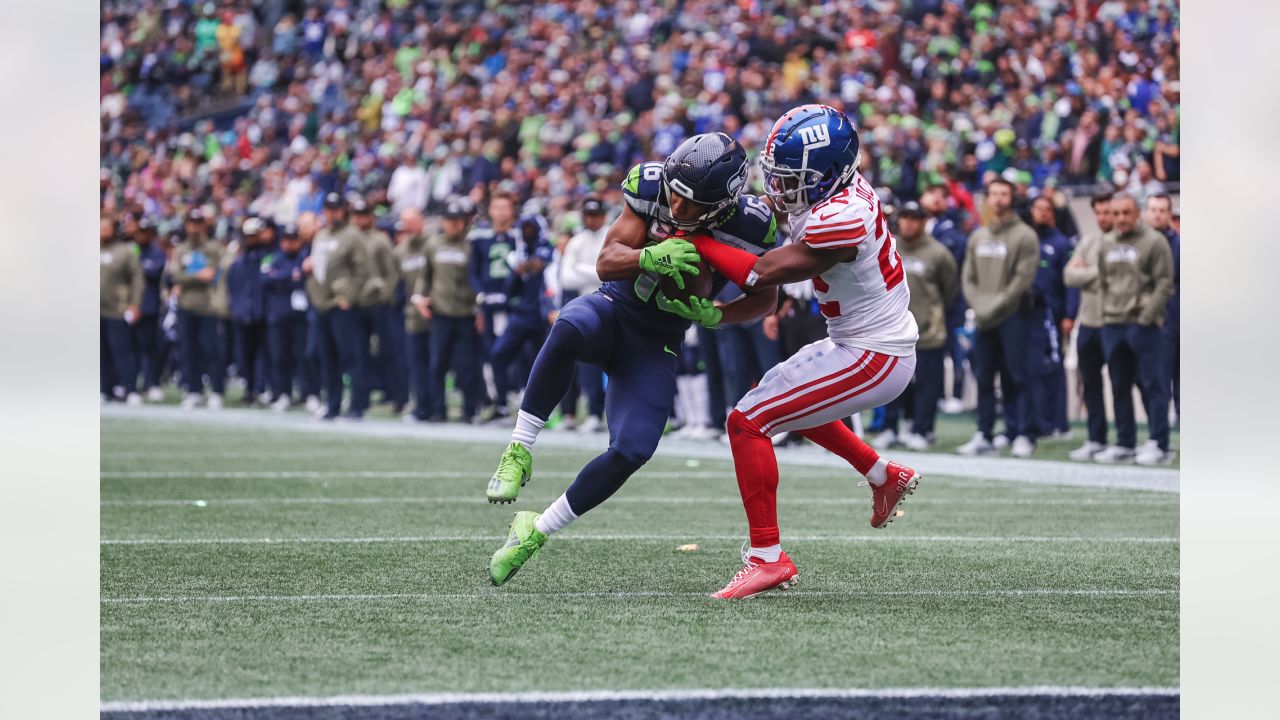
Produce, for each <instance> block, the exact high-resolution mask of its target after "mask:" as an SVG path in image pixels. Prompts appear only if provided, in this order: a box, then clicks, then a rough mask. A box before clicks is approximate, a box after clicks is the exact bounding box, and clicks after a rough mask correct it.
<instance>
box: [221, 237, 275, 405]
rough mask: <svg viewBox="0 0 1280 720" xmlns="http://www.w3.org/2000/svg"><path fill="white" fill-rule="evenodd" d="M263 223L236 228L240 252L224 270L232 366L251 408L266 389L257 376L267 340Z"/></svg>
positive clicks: (266, 251) (259, 376)
mask: <svg viewBox="0 0 1280 720" xmlns="http://www.w3.org/2000/svg"><path fill="white" fill-rule="evenodd" d="M265 228H266V222H264V221H263V220H262V219H261V218H259V217H255V216H249V217H248V218H245V221H244V223H243V224H242V225H241V227H240V232H241V236H242V238H241V240H240V253H239V256H238V257H237V258H236V259H235V262H233V263H232V264H231V267H230V268H229V269H228V270H227V300H228V304H229V306H230V311H231V321H232V323H233V325H234V328H235V333H236V349H237V350H238V351H239V352H238V353H237V355H238V357H237V358H236V366H237V367H239V368H240V376H241V377H243V378H244V382H245V386H244V398H243V400H242V402H243V403H244V404H245V405H252V404H253V403H254V402H255V401H256V400H257V398H258V396H259V395H262V394H263V392H264V390H265V389H266V379H265V378H263V377H262V376H261V375H260V374H259V372H258V371H259V369H260V365H261V361H262V360H263V359H264V353H265V352H266V341H267V323H266V318H265V317H264V309H265V308H264V307H263V295H262V277H261V276H262V270H261V267H262V260H263V258H264V257H265V256H266V255H267V254H268V253H269V252H270V248H269V247H267V246H266V244H265V243H266V242H268V240H267V238H266V237H264V235H265V233H264V231H265Z"/></svg>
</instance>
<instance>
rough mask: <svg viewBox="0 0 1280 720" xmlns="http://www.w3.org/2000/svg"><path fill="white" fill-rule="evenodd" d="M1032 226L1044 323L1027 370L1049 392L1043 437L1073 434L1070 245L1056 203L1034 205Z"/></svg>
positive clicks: (1041, 200)
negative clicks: (1036, 372)
mask: <svg viewBox="0 0 1280 720" xmlns="http://www.w3.org/2000/svg"><path fill="white" fill-rule="evenodd" d="M1031 227H1033V228H1034V229H1035V231H1036V235H1038V236H1039V237H1040V264H1039V265H1038V266H1037V267H1036V278H1035V281H1034V283H1033V284H1032V286H1031V289H1032V295H1033V297H1034V298H1035V302H1036V304H1037V309H1038V310H1040V309H1042V311H1043V314H1044V315H1045V321H1044V323H1043V324H1042V325H1041V326H1039V327H1037V328H1036V330H1035V331H1034V332H1033V333H1032V336H1031V337H1032V342H1031V343H1030V345H1032V346H1033V347H1032V348H1030V352H1032V353H1033V357H1032V359H1031V364H1030V365H1028V367H1032V368H1039V369H1040V376H1041V377H1042V378H1044V380H1043V381H1044V383H1045V385H1046V388H1047V390H1048V392H1046V393H1045V399H1046V400H1047V401H1048V402H1047V403H1046V404H1045V407H1044V409H1043V414H1042V416H1041V419H1040V423H1041V432H1042V434H1043V435H1045V436H1053V435H1059V436H1065V435H1066V434H1067V433H1069V432H1070V431H1071V425H1070V423H1068V422H1067V374H1066V368H1065V366H1064V365H1063V362H1062V348H1063V342H1064V340H1065V338H1064V336H1063V333H1062V327H1063V322H1062V321H1063V320H1064V319H1066V318H1069V317H1072V315H1071V314H1069V310H1070V308H1069V307H1068V293H1067V286H1066V284H1065V283H1064V282H1063V280H1062V271H1063V269H1064V268H1066V266H1067V261H1068V260H1070V259H1071V243H1070V242H1069V241H1068V240H1067V238H1066V236H1065V235H1063V234H1062V231H1061V230H1059V229H1058V225H1057V216H1056V214H1055V212H1054V206H1053V203H1052V202H1051V201H1050V200H1049V198H1047V197H1044V196H1041V197H1038V198H1036V199H1035V200H1034V201H1033V202H1032V203H1031ZM1077 302H1078V300H1077ZM1040 306H1042V308H1041V307H1040Z"/></svg>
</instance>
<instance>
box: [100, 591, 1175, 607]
mask: <svg viewBox="0 0 1280 720" xmlns="http://www.w3.org/2000/svg"><path fill="white" fill-rule="evenodd" d="M1177 594H1178V591H1177V590H1175V589H1165V588H1142V589H1124V588H1031V589H1023V590H1003V589H995V590H787V591H785V595H786V596H805V597H850V598H852V597H941V598H948V597H951V598H967V597H978V598H983V597H1104V598H1105V597H1131V596H1139V597H1148V596H1161V595H1177ZM709 596H710V593H709V592H675V591H661V590H651V591H646V590H635V591H612V592H611V591H606V590H601V591H582V592H569V591H565V592H555V591H552V592H529V593H522V592H514V593H513V592H502V591H496V590H495V591H492V592H470V593H448V592H446V593H362V594H351V595H341V594H339V595H186V596H173V597H149V596H141V597H116V598H102V600H101V602H102V603H103V604H104V605H150V604H164V603H213V604H217V603H235V602H368V601H375V600H424V601H430V600H521V599H524V600H528V599H529V598H593V597H601V598H616V599H619V600H625V599H630V598H684V597H688V598H696V597H709Z"/></svg>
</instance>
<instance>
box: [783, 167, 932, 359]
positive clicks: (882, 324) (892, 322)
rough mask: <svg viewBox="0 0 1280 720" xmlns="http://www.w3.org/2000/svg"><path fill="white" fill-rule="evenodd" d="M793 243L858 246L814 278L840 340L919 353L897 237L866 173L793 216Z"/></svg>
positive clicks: (888, 350) (832, 330) (834, 335)
mask: <svg viewBox="0 0 1280 720" xmlns="http://www.w3.org/2000/svg"><path fill="white" fill-rule="evenodd" d="M791 238H792V242H803V243H806V244H807V245H809V247H813V248H819V249H830V248H851V247H856V248H857V249H858V255H857V257H856V258H855V259H854V260H852V261H850V262H843V263H838V264H836V266H835V267H833V268H831V269H830V270H827V271H826V272H824V273H822V274H821V275H819V276H818V277H815V278H814V279H813V289H814V290H815V291H816V293H817V298H818V303H819V308H820V309H821V311H822V314H823V315H824V316H826V318H827V334H828V335H829V336H830V337H831V339H832V340H834V341H835V342H837V343H839V344H842V345H852V346H855V347H859V348H863V349H866V350H874V351H876V352H881V353H885V354H887V355H896V356H898V357H905V356H908V355H912V354H914V353H915V348H916V340H918V339H919V337H920V333H919V329H918V328H917V327H916V321H915V318H913V317H911V313H910V312H909V311H908V309H907V306H908V305H909V304H910V303H911V293H910V291H909V290H908V289H907V283H906V279H905V276H904V273H903V269H902V258H901V257H900V256H899V255H898V247H897V240H895V239H894V237H893V233H891V232H889V224H888V222H886V221H885V217H884V211H883V209H881V207H880V198H879V197H877V196H876V193H875V191H874V190H873V189H872V188H871V184H870V183H868V182H867V181H866V180H865V179H863V177H862V175H860V174H855V175H854V181H853V183H851V184H850V185H849V187H847V188H845V189H844V190H842V191H840V192H839V193H836V194H835V195H834V196H832V197H831V198H829V199H827V200H825V201H823V202H821V203H819V204H818V205H816V206H814V207H813V208H812V209H811V210H809V211H808V212H805V213H801V214H798V215H793V216H792V217H791Z"/></svg>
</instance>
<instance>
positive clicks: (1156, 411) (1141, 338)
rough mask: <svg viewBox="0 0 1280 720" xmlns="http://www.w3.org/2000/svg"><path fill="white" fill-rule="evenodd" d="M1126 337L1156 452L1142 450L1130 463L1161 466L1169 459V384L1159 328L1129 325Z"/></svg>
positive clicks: (1148, 429)
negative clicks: (1143, 390) (1131, 351)
mask: <svg viewBox="0 0 1280 720" xmlns="http://www.w3.org/2000/svg"><path fill="white" fill-rule="evenodd" d="M1127 335H1128V338H1129V347H1131V348H1132V349H1133V353H1134V360H1135V366H1136V370H1137V377H1138V382H1139V383H1141V384H1143V385H1145V386H1146V388H1147V391H1146V402H1147V405H1146V411H1147V437H1148V438H1150V439H1151V440H1153V441H1155V444H1156V450H1152V449H1151V448H1149V447H1147V448H1144V449H1143V450H1142V452H1139V453H1138V454H1137V456H1136V457H1135V458H1134V460H1135V461H1136V462H1137V463H1138V464H1140V465H1163V464H1165V463H1167V462H1169V461H1170V460H1172V456H1171V455H1170V454H1169V387H1170V381H1169V378H1168V376H1166V375H1165V373H1164V366H1163V365H1164V363H1163V358H1162V357H1161V350H1162V348H1161V345H1160V328H1159V327H1156V326H1154V325H1132V326H1130V327H1129V330H1128V333H1127Z"/></svg>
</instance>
